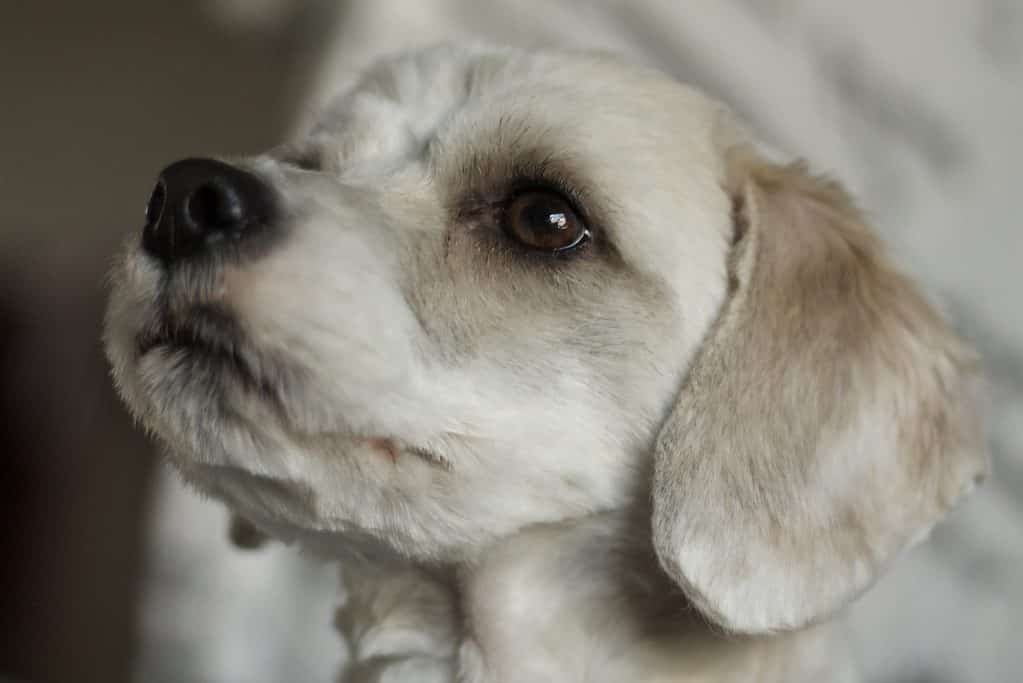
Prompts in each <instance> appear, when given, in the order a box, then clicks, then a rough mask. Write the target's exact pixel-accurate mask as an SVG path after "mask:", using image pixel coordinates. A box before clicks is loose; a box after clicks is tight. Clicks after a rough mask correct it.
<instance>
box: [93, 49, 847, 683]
mask: <svg viewBox="0 0 1023 683" xmlns="http://www.w3.org/2000/svg"><path fill="white" fill-rule="evenodd" d="M742 137H743V135H742V134H741V133H740V132H739V131H738V128H737V127H735V126H734V125H733V124H732V123H731V118H730V116H729V115H728V114H727V113H726V112H724V111H723V110H722V109H721V107H720V106H719V105H717V104H716V103H714V102H712V101H710V100H708V99H706V98H705V97H703V96H702V95H700V94H698V93H696V92H694V91H692V90H690V89H688V88H685V87H683V86H680V85H678V84H676V83H673V82H671V81H670V80H669V79H667V78H665V77H663V76H660V75H658V74H655V73H652V72H649V71H645V70H640V69H637V68H634V67H628V66H624V65H621V64H619V63H618V62H616V61H614V60H611V59H609V58H606V57H601V56H597V55H585V54H571V53H561V52H540V53H536V54H524V53H520V52H515V51H510V50H500V49H493V48H482V47H469V48H459V47H441V48H436V49H432V50H426V51H422V52H418V53H415V54H411V55H406V56H401V57H398V58H395V59H391V60H388V61H386V62H383V63H381V64H378V65H376V66H375V67H373V68H372V69H371V70H370V71H369V72H368V75H367V76H366V78H364V79H363V80H362V81H361V82H359V83H358V84H356V85H355V86H354V87H353V89H351V90H350V91H348V92H345V93H343V94H341V95H340V96H339V97H338V98H336V99H335V100H334V101H333V102H331V103H330V104H329V105H328V106H327V107H326V108H325V110H324V112H323V114H322V115H321V117H320V118H319V119H318V120H317V121H316V122H315V123H314V124H313V125H312V127H311V129H310V130H309V131H306V132H305V133H304V134H303V135H302V136H300V137H299V139H297V140H296V141H295V142H293V143H292V144H290V145H288V146H287V147H285V148H282V149H280V150H274V151H273V152H271V153H269V154H267V155H262V156H260V157H257V158H254V159H248V160H244V161H241V162H239V163H242V164H244V165H245V166H247V167H248V168H250V169H251V170H253V171H254V172H256V173H258V174H260V175H261V176H262V177H263V178H264V179H266V180H267V182H268V183H270V184H271V185H272V186H273V187H274V188H275V190H276V191H277V192H278V193H279V195H280V197H281V198H282V201H283V205H284V206H283V209H284V213H285V215H286V217H287V219H286V225H282V226H280V229H281V230H282V232H283V236H282V238H281V239H280V240H279V242H277V243H275V244H274V245H273V246H272V248H271V249H269V250H268V251H267V253H265V254H260V255H259V256H258V257H255V258H252V259H241V260H238V261H237V262H231V263H226V264H223V265H222V266H221V267H219V268H217V269H215V270H213V271H210V272H193V273H191V275H190V279H186V278H185V276H181V278H180V282H179V281H177V280H174V279H171V280H170V281H169V283H167V282H161V274H160V272H159V269H158V268H157V267H156V265H155V264H153V263H151V262H150V261H149V259H148V258H147V257H146V255H145V254H144V253H142V252H141V251H140V250H139V249H138V247H137V240H136V239H133V240H132V241H131V242H130V243H129V244H128V246H127V249H126V255H125V258H124V259H123V262H122V264H121V265H120V266H119V267H118V270H117V272H116V273H115V287H114V291H113V296H112V300H111V306H110V312H109V315H108V326H107V346H108V353H109V355H110V358H111V361H112V364H113V366H114V376H115V379H116V381H117V384H118V387H119V389H120V391H121V393H122V395H123V396H124V398H125V400H126V402H127V403H128V405H129V406H130V407H131V409H132V410H133V411H134V412H135V414H136V415H137V416H138V417H139V418H140V420H141V421H142V422H143V423H144V424H145V425H146V426H147V427H148V428H149V429H150V430H152V431H153V432H154V433H155V434H156V435H157V436H158V437H159V438H160V440H161V441H162V442H163V443H165V444H166V445H167V450H168V455H169V457H170V460H171V462H172V463H173V464H174V465H175V466H176V467H177V468H178V469H179V470H180V471H181V473H182V474H183V476H184V477H185V478H186V479H188V480H189V481H190V482H192V483H193V484H194V485H195V486H196V487H197V488H199V489H201V490H203V491H205V492H208V493H211V494H213V495H215V496H218V497H220V498H221V499H223V500H225V501H226V502H227V503H228V504H229V505H230V506H231V507H232V508H233V509H235V510H236V511H238V512H239V513H241V514H242V515H244V516H245V517H247V518H249V519H251V520H252V521H253V522H255V523H256V524H257V525H258V526H260V527H261V528H263V529H264V530H266V531H268V532H270V533H272V534H274V535H276V536H278V537H280V538H283V539H286V540H298V541H300V542H303V543H305V544H307V545H309V546H310V547H314V548H315V549H317V550H318V551H321V552H326V553H333V554H337V555H339V556H347V557H351V558H354V557H356V556H358V558H359V559H357V560H356V559H351V560H350V564H349V565H348V567H347V569H348V571H347V572H346V577H347V580H348V584H349V585H348V595H349V598H348V602H347V606H346V608H345V610H344V611H343V613H342V615H341V617H340V623H341V626H342V630H343V631H344V632H345V634H346V637H347V638H348V640H349V642H350V644H351V648H352V654H353V657H354V660H355V664H354V665H353V668H352V669H351V670H350V671H349V672H348V673H347V674H346V676H347V678H345V679H344V680H348V681H353V682H354V681H367V680H377V681H410V680H415V681H418V680H422V681H440V680H452V678H453V677H457V678H458V680H461V681H465V682H466V683H475V682H483V681H502V682H505V681H547V680H549V681H583V680H585V681H608V682H609V683H610V682H612V681H615V682H617V681H633V680H635V681H639V680H644V681H646V680H649V681H669V680H670V681H693V682H695V681H707V682H712V681H713V682H715V683H723V682H726V681H751V680H758V681H786V682H792V681H804V680H805V681H820V680H824V677H826V676H833V677H835V678H836V679H837V677H838V676H839V675H840V672H841V671H842V666H840V665H839V664H838V661H839V660H838V659H837V658H835V657H834V656H833V655H832V651H831V649H830V646H829V645H828V641H827V630H826V628H824V627H818V628H810V629H807V630H803V631H799V632H796V633H792V634H784V635H776V636H769V637H762V636H742V637H739V636H735V637H725V636H723V634H722V633H721V632H720V631H719V630H716V629H715V628H713V627H710V626H709V625H708V624H707V623H706V621H705V620H704V618H703V617H702V616H700V614H698V613H697V612H696V610H694V609H693V608H692V607H691V606H690V605H686V604H685V601H684V599H683V598H682V596H681V593H680V592H679V591H678V586H677V585H675V584H674V583H672V581H671V579H672V578H677V577H674V575H672V576H671V577H669V576H668V574H666V573H665V572H663V571H662V570H661V568H660V565H659V563H658V561H657V557H656V556H655V553H654V550H653V547H652V545H651V543H652V542H651V538H650V524H651V522H650V510H649V497H650V490H651V485H650V480H651V476H652V470H653V458H652V453H653V449H654V443H655V441H657V440H658V438H659V430H660V426H661V424H662V423H663V422H664V420H665V418H666V417H667V416H668V414H669V412H670V411H671V410H672V406H673V404H674V401H675V398H676V395H677V394H678V391H679V388H680V386H682V384H683V381H684V379H685V377H686V374H687V372H688V371H689V369H690V366H691V364H692V362H693V359H694V357H695V356H696V354H697V351H698V350H699V349H700V347H701V342H703V341H704V339H705V338H706V337H707V336H708V335H710V334H711V333H712V328H713V325H714V323H715V321H716V320H717V318H718V316H719V314H720V312H721V310H722V307H723V306H724V305H725V302H726V299H727V297H728V276H729V268H730V265H729V254H730V251H731V248H732V246H731V239H732V236H733V219H734V218H735V217H734V216H733V199H734V197H733V196H732V195H731V194H730V190H729V188H728V184H729V182H730V178H729V177H728V176H729V173H730V170H729V162H728V160H727V159H726V155H725V154H724V151H725V150H724V149H723V147H724V146H730V145H731V144H732V143H733V141H734V140H737V139H740V138H742ZM726 140H727V143H726V142H724V141H726ZM517 155H527V156H528V159H531V160H533V161H534V162H535V161H536V159H538V158H544V159H547V160H548V161H549V162H550V163H551V164H552V165H554V166H556V167H557V168H559V169H561V170H564V171H565V173H566V174H568V175H571V181H572V182H578V183H581V184H582V185H584V186H585V188H584V191H583V192H582V193H581V196H582V199H581V201H582V202H583V203H585V204H586V206H585V207H584V209H586V210H590V209H592V211H593V216H592V218H593V220H594V221H595V223H596V225H595V226H593V227H595V229H596V231H597V239H598V240H602V241H603V244H605V245H613V251H614V253H613V254H611V255H607V254H604V255H596V254H592V253H591V254H590V255H588V256H586V257H584V258H580V259H579V261H578V262H566V263H565V264H563V265H559V266H556V267H557V268H560V269H559V270H554V268H555V267H554V266H550V264H542V265H537V264H536V263H535V262H520V261H519V260H516V259H520V256H519V255H514V254H511V252H512V251H513V249H512V248H511V247H510V246H509V245H507V244H503V243H502V245H501V246H494V245H495V244H496V242H494V240H499V239H501V238H500V236H499V235H497V234H492V235H491V234H483V232H484V231H486V230H488V229H490V228H492V226H490V227H489V228H488V224H486V222H485V220H484V219H480V221H482V222H472V220H470V219H464V220H463V219H462V218H461V217H462V216H463V214H462V213H459V210H458V205H459V202H461V201H463V200H464V201H467V202H469V201H475V200H474V199H473V197H477V198H478V196H479V195H486V194H487V193H488V192H491V191H496V192H500V191H501V190H492V189H488V188H492V186H495V185H496V186H501V184H502V183H506V182H507V181H508V180H509V178H507V177H505V176H506V175H507V172H508V171H507V169H506V168H505V166H506V165H507V163H506V162H509V160H513V159H515V158H517ZM529 155H532V156H529ZM309 157H315V159H316V165H317V167H318V168H317V169H316V170H302V169H300V168H298V167H296V165H295V164H294V163H293V162H294V161H295V160H296V159H298V158H309ZM528 159H527V161H528ZM523 163H525V162H523ZM545 163H546V162H545ZM527 165H528V164H527ZM502 169H504V170H502ZM473 220H475V219H473ZM599 248H600V247H598V246H597V245H596V244H595V245H592V249H591V251H594V252H595V251H596V250H597V249H599ZM523 263H526V265H523ZM528 263H533V265H528ZM531 268H532V270H530V269H531ZM545 269H548V270H545ZM161 287H166V288H168V291H169V292H170V295H169V301H170V304H169V306H170V308H171V310H172V312H174V313H175V314H177V315H187V314H188V310H189V306H191V305H193V304H196V303H203V304H209V305H216V306H217V307H219V308H220V309H223V310H226V311H228V312H229V313H230V315H231V316H232V318H233V319H234V320H236V321H237V323H238V325H239V327H240V330H241V333H242V336H243V338H244V346H243V347H242V348H240V350H239V353H240V354H241V355H242V357H244V358H245V359H246V360H247V362H248V364H249V366H250V367H251V368H252V369H253V370H254V371H255V372H256V374H258V375H260V376H261V377H262V378H263V379H264V380H265V381H266V382H265V383H266V384H267V385H268V387H269V388H268V389H267V390H266V391H267V392H268V395H267V394H264V395H258V394H256V395H254V394H253V392H251V391H250V390H247V389H246V388H244V387H242V386H240V385H239V384H238V382H236V381H234V380H233V379H232V378H231V377H230V376H226V377H225V376H222V373H221V374H218V373H212V372H206V371H204V370H202V369H201V366H199V365H197V364H195V363H193V360H194V359H192V358H189V357H187V352H185V351H182V350H181V349H172V348H166V347H158V348H156V349H153V350H151V351H149V352H148V353H146V354H144V355H141V356H140V355H139V353H138V352H137V350H136V348H135V346H136V343H137V337H138V335H139V334H140V332H141V331H143V330H145V329H147V328H149V327H152V326H153V325H154V324H155V323H154V319H155V318H156V317H158V316H159V315H161V312H160V311H159V310H157V306H156V303H155V302H156V300H157V298H158V296H157V293H158V292H159V291H160V288H161ZM737 428H741V427H738V426H737ZM382 439H389V440H390V443H391V444H392V445H393V453H389V452H388V451H387V449H386V448H384V449H382V448H381V446H380V440H382ZM391 455H393V456H394V457H393V458H392V457H390V456H391ZM847 473H848V472H846V474H847ZM840 477H841V473H840V472H838V473H833V472H829V471H827V470H825V471H824V472H823V473H822V474H821V480H820V486H821V489H822V491H825V494H823V495H831V494H830V493H827V491H830V490H831V489H833V488H835V487H837V486H840V484H838V483H836V481H837V479H839V478H840ZM817 495H822V494H820V493H818V494H817ZM678 523H679V524H682V520H679V522H678ZM712 540H713V541H714V542H713V543H711V545H712V546H714V547H710V548H702V547H698V546H697V545H696V544H695V543H694V545H693V546H692V548H691V550H692V551H693V553H694V557H697V558H699V557H701V556H702V555H706V556H707V557H708V558H710V559H709V560H708V561H707V564H706V567H708V568H710V567H713V566H715V564H714V561H716V558H717V554H719V553H720V547H718V546H723V545H727V544H728V543H729V540H730V539H729V538H727V537H720V538H718V537H715V538H713V539H712ZM701 542H702V541H701ZM658 552H659V553H660V552H661V548H658ZM766 553H767V551H765V554H766ZM662 560H663V558H662ZM693 561H694V562H695V561H696V560H693ZM367 563H369V564H367ZM768 569H769V571H772V572H783V571H784V570H785V568H784V566H772V567H769V568H768ZM703 571H704V569H702V568H701V569H700V570H699V571H698V572H695V573H696V574H700V573H701V572H703ZM701 580H702V579H701ZM865 580H866V579H864V581H865ZM682 583H683V584H684V583H685V581H682ZM773 583H776V584H781V583H785V582H784V581H782V580H781V579H778V580H774V581H773ZM742 595H745V594H744V593H729V596H730V597H729V598H728V599H729V600H732V599H734V598H735V596H742ZM775 597H776V598H777V600H778V601H780V602H783V603H786V605H788V604H795V603H796V602H798V596H790V595H780V596H775ZM758 599H759V598H758ZM762 604H764V605H769V604H772V603H769V601H766V600H765V601H764V602H763V603H762ZM673 606H677V609H675V607H673ZM700 606H701V608H704V609H705V611H706V612H707V613H708V614H710V615H712V616H713V614H714V612H713V609H710V608H709V607H708V606H706V605H702V604H701V605H700ZM759 606H760V603H758V604H751V605H749V608H748V609H749V611H750V617H749V620H748V622H746V623H756V624H760V625H761V626H762V628H756V629H754V628H748V629H745V630H749V631H770V630H774V626H775V625H774V623H773V622H772V621H771V620H770V618H769V617H764V618H763V619H761V618H760V617H759V616H757V615H756V614H754V611H755V610H756V609H758V608H759ZM719 607H721V606H720V605H719ZM721 609H722V610H723V612H722V613H728V614H730V615H732V614H734V613H736V612H739V611H742V610H743V609H744V606H743V605H740V604H732V603H729V604H725V605H724V606H723V607H721ZM673 610H674V611H673ZM662 611H664V612H665V613H661V612H662ZM799 616H800V619H802V618H803V616H804V615H803V614H800V615H799ZM721 621H723V620H721ZM799 625H803V623H802V622H801V623H800V624H799ZM842 675H844V674H842Z"/></svg>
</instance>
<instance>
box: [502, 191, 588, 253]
mask: <svg viewBox="0 0 1023 683" xmlns="http://www.w3.org/2000/svg"><path fill="white" fill-rule="evenodd" d="M504 231H505V232H506V233H507V234H508V236H509V237H511V238H512V239H514V240H515V241H516V242H519V243H520V244H522V245H523V246H526V247H529V248H530V249H539V250H543V251H549V252H552V253H555V254H561V253H565V252H568V251H571V250H573V249H575V248H577V247H579V246H581V245H582V244H584V243H585V242H586V241H587V240H588V239H589V238H590V231H589V229H588V228H587V227H586V224H585V223H584V222H583V220H582V219H581V218H579V216H578V215H577V214H576V212H575V210H574V209H573V208H572V205H571V204H570V203H569V202H568V200H567V199H565V198H564V197H562V196H561V195H559V194H558V193H556V192H551V191H550V190H530V191H528V192H524V193H522V194H520V195H518V196H517V197H515V198H514V199H513V200H512V201H511V203H510V204H508V208H507V209H506V210H505V214H504Z"/></svg>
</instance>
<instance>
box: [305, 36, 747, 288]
mask: <svg viewBox="0 0 1023 683" xmlns="http://www.w3.org/2000/svg"><path fill="white" fill-rule="evenodd" d="M723 125H724V126H730V125H731V124H730V123H729V118H728V116H727V113H726V112H725V111H724V110H723V109H722V108H721V106H720V105H719V104H717V103H715V102H713V101H711V100H709V99H708V98H706V97H704V96H703V95H702V94H700V93H698V92H697V91H695V90H692V89H690V88H687V87H685V86H682V85H680V84H678V83H677V82H675V81H672V80H670V79H668V78H667V77H665V76H664V75H663V74H660V73H657V72H655V71H652V70H647V69H643V68H640V67H636V66H631V65H625V64H622V63H621V62H619V61H616V60H615V59H612V58H610V57H608V56H605V55H602V54H599V53H568V54H566V53H563V52H544V51H539V52H532V53H528V54H527V53H524V52H520V51H515V50H510V49H498V48H492V47H486V48H484V47H465V46H439V47H436V48H433V49H429V50H425V51H419V52H415V53H412V54H408V55H405V56H402V57H399V58H397V59H389V60H386V61H383V62H380V63H378V64H376V65H375V66H374V67H372V68H371V69H370V70H369V71H368V73H367V75H366V76H365V77H364V78H363V79H362V80H361V81H360V82H359V83H358V84H357V85H356V87H355V88H354V89H353V90H351V91H350V92H348V93H346V94H344V95H342V96H340V97H338V98H337V99H336V100H335V101H333V102H332V103H331V104H330V105H329V106H328V107H327V108H326V109H325V110H324V112H323V114H322V116H321V117H320V118H319V120H318V122H317V123H316V124H315V125H314V126H313V128H312V129H311V132H310V134H309V135H308V136H307V137H306V138H305V139H304V140H303V141H302V142H301V143H300V145H299V148H300V149H301V150H303V153H306V154H309V153H313V154H316V155H318V156H319V157H320V159H321V162H322V163H324V164H325V165H327V166H328V167H331V168H333V169H335V170H336V171H337V172H338V173H340V174H341V175H342V176H343V177H347V178H349V179H352V180H357V179H358V178H359V177H360V176H366V175H372V176H377V175H378V174H379V173H380V172H381V171H382V170H386V171H389V172H391V173H392V174H395V175H396V176H398V178H397V179H396V183H397V184H402V183H401V179H406V180H410V181H413V182H412V183H409V185H419V186H429V187H432V188H435V189H436V191H438V192H441V193H443V199H444V200H446V201H448V202H454V201H457V200H458V199H459V198H461V197H464V196H466V195H469V194H473V193H483V194H485V193H486V192H487V190H488V189H489V188H491V187H495V186H500V185H501V184H502V183H505V182H506V181H507V180H508V178H509V177H514V176H516V175H522V174H531V173H541V172H542V173H552V174H558V175H562V176H565V177H566V180H567V181H568V183H569V184H570V185H571V186H572V187H573V188H574V189H575V190H577V191H578V192H579V194H580V196H581V200H582V202H583V203H585V204H586V205H588V206H594V207H595V210H599V211H600V213H601V216H602V218H604V220H603V221H602V223H603V225H602V226H601V227H602V229H604V230H605V231H607V233H608V234H609V236H610V237H611V238H612V239H613V240H614V241H615V245H616V247H617V248H618V250H619V251H620V252H621V253H622V255H623V257H624V258H625V260H626V261H627V262H629V263H631V264H635V265H636V266H637V267H642V268H643V269H645V270H648V271H650V272H653V273H657V274H669V273H670V274H672V275H673V276H674V275H681V273H679V272H678V270H679V269H678V264H679V263H680V259H681V260H682V261H685V260H686V259H685V258H684V252H685V251H687V250H689V251H696V252H700V251H708V252H711V251H713V252H718V251H720V250H721V249H722V248H723V245H724V244H725V242H726V241H727V239H728V238H729V236H730V234H731V222H730V220H729V211H730V209H729V205H730V199H729V197H728V195H727V193H726V192H725V191H723V189H722V186H723V185H724V183H725V167H724V163H723V156H722V154H721V149H720V145H719V144H718V141H719V139H720V135H719V129H720V128H721V127H722V126H723ZM542 173H541V174H542ZM405 189H407V186H406V188H405ZM668 207H670V209H668ZM666 210H667V211H668V212H667V213H665V211H666ZM694 241H695V242H700V241H702V242H704V244H694ZM705 263H706V265H708V266H709V267H711V268H712V269H713V272H709V273H700V274H699V277H721V276H722V275H723V273H722V271H721V269H720V264H719V263H714V264H711V263H709V262H707V261H705ZM690 284H692V283H689V282H683V283H679V287H678V289H679V290H680V291H686V290H687V289H688V288H689V285H690Z"/></svg>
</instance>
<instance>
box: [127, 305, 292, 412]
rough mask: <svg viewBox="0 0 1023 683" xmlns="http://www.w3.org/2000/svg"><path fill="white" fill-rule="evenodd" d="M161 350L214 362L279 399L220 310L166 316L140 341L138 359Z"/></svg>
mask: <svg viewBox="0 0 1023 683" xmlns="http://www.w3.org/2000/svg"><path fill="white" fill-rule="evenodd" d="M157 349H167V350H180V351H183V352H184V353H186V354H188V355H201V356H204V357H206V358H209V359H213V360H214V361H216V362H217V363H219V364H220V365H222V366H223V367H224V368H226V369H227V370H229V371H231V372H233V374H234V375H236V376H237V377H238V378H239V379H241V380H242V382H243V383H244V384H245V385H246V386H248V387H250V388H253V389H256V390H258V391H259V392H260V393H262V394H264V395H266V396H267V397H268V398H272V397H274V396H275V393H276V392H274V391H273V389H272V387H271V386H270V382H269V381H267V380H266V379H265V378H264V377H263V376H262V375H261V374H260V372H258V371H257V369H256V367H255V366H254V365H253V363H252V362H251V361H250V360H249V359H248V357H247V356H248V354H247V353H246V352H245V346H244V340H243V338H242V335H241V333H240V331H239V330H238V327H237V324H236V323H235V322H234V321H233V320H232V319H231V318H230V317H229V316H228V314H227V313H225V312H223V311H220V310H218V309H215V308H212V307H208V306H199V307H194V308H192V309H191V310H190V311H189V312H188V313H187V315H185V316H181V317H178V318H172V317H170V316H168V315H164V316H162V320H161V321H160V322H159V323H158V324H156V325H155V326H154V327H153V328H152V329H150V330H149V331H148V332H143V333H140V334H139V335H138V336H137V338H136V350H137V358H139V359H141V358H142V357H143V356H145V355H147V354H149V353H151V352H153V351H155V350H157Z"/></svg>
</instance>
